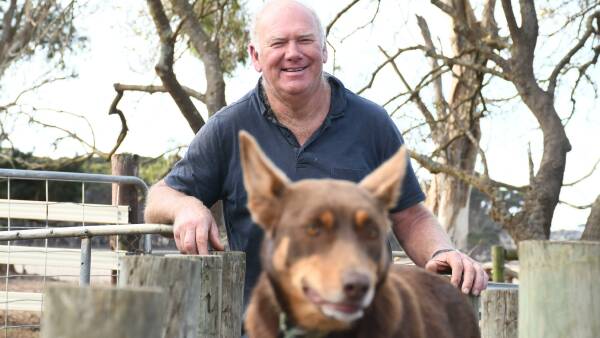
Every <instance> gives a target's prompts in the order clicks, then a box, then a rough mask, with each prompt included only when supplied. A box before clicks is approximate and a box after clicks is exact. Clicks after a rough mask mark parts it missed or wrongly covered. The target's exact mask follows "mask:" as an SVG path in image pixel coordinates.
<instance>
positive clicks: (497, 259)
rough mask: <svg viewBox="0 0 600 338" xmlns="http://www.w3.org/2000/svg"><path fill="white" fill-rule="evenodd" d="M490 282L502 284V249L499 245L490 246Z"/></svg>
mask: <svg viewBox="0 0 600 338" xmlns="http://www.w3.org/2000/svg"><path fill="white" fill-rule="evenodd" d="M491 251H492V281H494V282H496V283H504V248H503V247H502V246H501V245H493V246H492V250H491Z"/></svg>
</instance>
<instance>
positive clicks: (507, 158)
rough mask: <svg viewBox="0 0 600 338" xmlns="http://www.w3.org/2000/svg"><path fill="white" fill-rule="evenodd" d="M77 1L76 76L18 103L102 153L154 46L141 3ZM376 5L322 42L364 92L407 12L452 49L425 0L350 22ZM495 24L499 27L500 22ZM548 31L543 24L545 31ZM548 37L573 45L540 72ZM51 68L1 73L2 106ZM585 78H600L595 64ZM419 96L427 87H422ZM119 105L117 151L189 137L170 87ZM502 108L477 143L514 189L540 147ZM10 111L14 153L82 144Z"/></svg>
mask: <svg viewBox="0 0 600 338" xmlns="http://www.w3.org/2000/svg"><path fill="white" fill-rule="evenodd" d="M306 3H307V4H308V5H310V6H312V7H313V8H314V9H315V10H316V11H317V13H318V14H319V16H320V18H321V20H322V21H323V23H324V24H325V25H327V23H329V22H330V21H331V19H332V18H333V17H334V16H335V14H336V13H337V12H338V11H339V10H340V9H341V8H343V7H345V6H346V5H347V4H348V3H349V1H347V0H332V1H316V0H307V1H306ZM85 4H86V6H85V11H84V12H82V14H81V15H79V16H78V19H77V20H78V21H77V24H78V27H79V29H80V30H81V33H82V34H84V35H85V36H87V37H88V39H89V40H88V45H87V49H86V50H85V51H81V52H78V53H77V55H73V56H70V57H69V66H70V67H71V68H73V69H75V70H76V71H77V73H78V77H77V78H75V79H72V80H65V81H60V82H57V83H53V84H52V85H48V86H46V87H44V88H42V89H41V90H39V91H36V92H35V93H33V94H27V95H24V96H23V97H21V99H20V101H19V102H20V103H21V104H22V105H23V108H24V109H25V110H32V109H33V107H35V108H36V116H38V117H39V118H40V119H43V120H44V121H47V122H50V123H56V124H58V123H60V124H61V125H62V126H69V127H71V128H73V129H75V130H77V131H78V132H80V133H81V134H82V135H84V136H85V137H86V139H88V140H91V137H90V135H91V133H92V130H93V134H94V135H95V142H96V146H97V147H98V148H99V149H100V150H102V151H104V152H107V151H109V150H110V149H111V148H112V146H113V145H114V142H115V140H116V138H117V136H118V134H119V131H120V128H121V125H120V121H119V118H118V117H117V116H108V115H107V113H108V109H109V106H110V104H111V102H112V100H113V98H114V96H115V91H114V90H113V84H114V83H125V84H160V80H159V79H158V78H157V76H156V75H155V73H154V70H153V67H154V64H155V63H156V60H157V50H158V42H157V41H156V36H155V35H154V26H153V25H152V23H151V22H150V21H149V19H148V17H147V12H146V8H145V2H143V1H135V2H132V1H114V0H113V1H96V0H88V1H87V2H85ZM261 4H262V1H260V0H248V1H247V7H248V8H249V10H250V12H251V13H252V12H255V11H256V10H257V9H258V8H259V7H260V6H261ZM375 10H376V6H375V5H374V2H370V3H368V2H367V1H363V2H362V3H360V4H359V5H357V6H356V7H355V8H353V10H352V11H350V12H348V13H347V14H346V15H345V16H344V17H342V19H341V20H340V21H339V22H338V23H337V24H336V25H335V26H334V29H333V31H332V33H331V35H330V39H329V40H330V42H331V43H332V45H333V46H334V47H335V52H334V51H333V49H331V47H330V48H329V56H330V57H329V60H328V63H327V64H326V65H325V70H326V71H328V72H330V73H334V74H335V75H336V76H337V77H339V78H340V79H341V80H342V81H343V82H344V84H345V85H346V87H348V88H349V89H351V90H355V91H356V90H358V89H360V88H362V87H363V86H364V85H365V84H366V83H367V82H368V81H369V78H370V75H371V72H372V71H373V70H374V69H375V68H376V67H377V66H378V65H379V64H380V63H381V62H383V60H384V57H383V55H382V54H381V53H380V52H379V51H378V48H377V46H381V47H383V48H385V49H386V50H387V51H388V52H390V53H392V52H394V51H395V50H396V49H397V48H398V47H400V46H409V45H414V44H417V43H421V39H420V33H419V30H418V27H417V25H416V20H415V14H419V15H422V16H424V17H425V18H426V19H427V20H428V22H429V25H430V29H431V31H432V33H433V35H434V40H436V41H439V42H440V43H442V44H443V45H444V47H445V48H448V46H449V45H448V43H447V42H446V41H447V36H448V27H449V21H448V19H447V18H446V16H445V15H443V14H442V13H441V12H440V11H439V10H437V9H435V8H434V7H433V6H432V5H430V4H429V2H427V1H416V0H406V1H390V0H382V1H381V8H380V10H379V12H378V15H377V19H376V20H375V22H374V24H373V25H368V26H367V27H366V28H364V29H361V30H359V31H356V32H354V33H353V31H354V29H355V27H357V26H359V25H363V24H366V23H368V22H369V21H370V20H371V18H372V16H373V14H374V13H375ZM499 24H500V25H502V22H501V19H499ZM541 29H542V32H546V31H544V29H545V27H544V26H542V27H541ZM550 30H551V29H550V28H548V30H547V31H548V32H549V31H550ZM351 33H353V34H351ZM438 39H439V40H438ZM553 44H557V45H561V46H569V45H571V44H572V37H569V36H566V37H560V36H558V37H556V38H555V39H554V40H552V43H548V44H545V45H540V46H538V49H539V50H540V54H542V53H546V54H547V55H549V56H548V57H547V58H538V59H536V69H539V70H540V72H541V73H543V72H544V71H547V69H548V65H551V64H552V60H553V59H556V58H557V57H560V56H561V55H562V54H561V53H557V52H556V51H555V50H556V48H555V45H553ZM549 48H551V49H549ZM558 52H560V49H559V50H558ZM546 54H545V55H546ZM334 59H335V64H336V67H335V69H334V66H333V64H334ZM423 60H424V59H423V57H422V55H421V54H419V53H412V54H407V55H406V57H403V58H402V59H401V61H400V62H399V67H400V68H401V69H402V70H403V72H404V73H405V74H406V75H407V77H408V79H409V81H411V82H412V83H413V84H414V83H416V81H417V80H418V75H419V74H423V73H425V72H427V70H428V69H427V67H428V65H427V62H423ZM47 68H48V67H47V64H46V63H45V60H44V59H43V58H41V57H38V58H34V59H33V60H31V61H30V62H27V63H26V64H19V65H17V66H16V67H13V68H11V69H9V71H8V72H7V74H6V75H5V77H4V78H3V79H2V83H0V86H1V87H0V88H2V90H1V92H0V104H2V102H6V101H7V100H10V99H11V98H14V97H15V96H16V95H18V93H19V92H20V91H22V90H23V89H24V88H28V87H30V86H31V84H32V83H37V82H39V79H40V78H42V77H41V75H40V74H45V73H46V72H47V71H48V69H47ZM54 71H55V72H58V71H57V70H54ZM175 71H176V74H177V77H178V79H179V80H180V82H181V83H182V84H183V85H186V86H188V87H191V88H195V89H197V90H199V91H202V90H203V89H204V79H203V68H202V64H201V63H200V62H198V61H197V60H196V59H195V58H193V57H191V56H189V55H185V54H184V55H182V56H181V57H180V59H179V60H178V61H177V63H176V65H175ZM546 74H547V72H546ZM594 75H596V76H594ZM258 77H259V74H258V73H256V72H255V71H254V70H253V68H252V67H251V65H250V64H249V63H248V64H247V65H245V66H240V67H238V69H237V70H236V72H235V73H234V74H233V76H232V78H230V79H227V80H226V82H227V90H226V95H227V102H233V101H235V100H236V99H237V98H239V97H241V96H242V95H243V94H245V93H246V92H247V91H248V90H250V89H252V88H253V87H254V86H255V84H256V81H257V79H258ZM592 77H593V78H596V79H597V78H600V74H599V72H598V69H596V70H595V73H593V74H592ZM445 87H446V88H448V87H449V86H448V85H446V86H445ZM398 88H402V86H401V83H400V82H399V81H398V78H397V76H396V75H394V74H393V72H392V71H390V69H387V71H386V72H384V73H382V75H381V76H380V77H378V78H377V81H376V82H375V85H374V87H373V88H372V89H370V90H367V91H366V92H365V93H364V96H365V97H367V98H369V99H371V100H373V101H375V102H379V103H382V102H385V101H387V99H389V98H390V97H392V96H393V95H395V94H396V93H397V92H398V91H399V90H398ZM485 90H486V91H488V93H489V94H490V95H492V96H494V97H497V98H501V97H510V96H513V95H514V89H513V88H512V86H510V85H507V84H506V83H499V82H498V83H492V84H491V85H490V86H488V87H486V89H485ZM590 93H591V91H589V90H588V91H587V92H586V91H585V90H584V92H583V94H582V95H580V96H579V97H578V106H577V108H578V110H577V113H576V114H575V115H574V117H573V118H572V120H571V121H570V122H569V124H568V125H567V134H568V137H569V139H570V141H571V144H572V146H573V150H572V151H571V152H570V153H569V155H568V164H567V169H566V173H565V182H572V181H574V180H576V179H578V178H580V177H582V176H584V175H586V174H587V173H588V172H589V171H590V170H591V169H592V166H593V165H594V163H595V162H596V161H597V160H598V159H599V158H600V147H598V144H600V142H599V141H600V137H599V136H598V132H599V131H600V117H599V115H600V114H598V113H597V108H596V107H597V104H598V99H597V98H594V97H593V95H592V94H590ZM559 94H560V95H561V96H560V97H561V99H559V100H557V102H556V106H557V110H558V111H559V112H560V113H561V116H566V115H568V112H569V111H570V106H569V104H570V101H569V100H568V99H567V98H565V97H566V96H565V94H568V92H566V93H559ZM424 95H427V92H425V93H424ZM399 103H400V101H398V103H395V104H391V105H390V106H388V107H386V108H387V109H388V111H392V110H393V109H394V108H395V107H396V106H397V104H399ZM196 104H197V107H198V109H199V110H200V111H202V112H203V113H204V114H205V110H204V107H203V105H202V104H200V103H199V102H196ZM119 107H120V109H121V110H123V111H124V113H125V116H126V117H127V122H128V127H129V133H128V135H127V138H126V139H125V141H124V143H123V144H122V146H121V148H120V149H119V152H131V153H136V154H139V155H143V156H158V155H160V154H162V153H164V152H165V151H168V150H169V149H173V148H175V147H177V146H181V145H186V144H188V143H189V141H190V140H191V138H192V137H193V134H192V132H191V130H190V128H189V126H188V125H187V122H186V121H185V120H184V119H183V117H182V116H181V115H180V113H179V111H178V109H177V107H176V106H175V104H174V103H173V102H172V99H171V98H170V97H169V96H168V95H167V94H153V95H148V94H144V93H132V92H127V93H126V94H125V97H124V98H123V99H122V101H121V103H120V105H119ZM501 108H502V109H497V110H498V112H497V113H495V114H494V115H493V116H492V118H486V119H483V120H482V123H481V127H482V134H483V137H482V140H481V145H482V148H483V149H484V150H485V151H486V153H487V154H488V164H489V167H490V175H491V177H492V178H493V179H495V180H499V181H505V182H507V183H510V184H514V185H523V184H527V180H528V174H527V172H528V167H527V145H528V144H530V145H531V148H532V154H533V159H534V163H536V164H537V163H539V161H540V156H541V149H542V138H541V132H540V131H539V130H538V127H537V123H536V121H535V120H534V119H533V116H532V114H531V113H530V112H529V111H528V110H527V109H526V107H524V106H523V105H522V104H520V103H519V102H518V100H513V101H511V102H509V103H504V104H502V106H501ZM53 110H62V111H66V112H72V113H76V114H80V115H83V116H85V117H86V118H87V119H88V120H89V123H90V125H92V126H93V129H92V128H90V127H89V125H88V124H87V123H86V122H84V121H83V120H82V119H78V118H74V117H73V116H71V115H69V114H66V113H57V112H55V111H53ZM415 116H416V115H415V111H414V107H412V108H411V107H410V105H409V106H406V107H405V108H403V109H402V110H401V111H400V112H399V113H397V114H395V115H394V116H393V117H394V121H395V122H396V123H397V125H398V127H399V129H400V130H407V129H408V128H410V127H411V126H412V125H414V123H415V121H416V118H415ZM16 119H17V121H16V123H14V124H13V125H14V127H13V130H12V131H13V133H12V135H13V142H14V143H15V145H16V146H17V147H18V148H19V149H22V150H27V151H33V152H34V153H35V154H36V155H41V156H52V157H58V156H70V155H73V154H74V153H76V152H82V149H81V148H80V147H78V146H77V145H75V144H72V143H68V142H67V143H63V144H61V145H60V146H59V147H58V148H54V147H53V145H52V143H51V140H52V139H53V136H54V135H53V134H52V133H51V132H49V131H47V130H42V129H40V128H35V127H31V126H29V125H27V123H26V121H27V119H26V117H25V116H23V115H21V116H19V117H17V118H16ZM405 137H406V139H407V143H408V144H409V145H410V146H411V147H412V148H414V149H418V150H421V151H422V152H426V151H427V150H431V144H430V143H428V142H427V140H426V139H424V136H423V135H421V134H420V133H411V134H409V135H405ZM90 142H91V141H90ZM417 174H418V176H419V177H422V178H426V177H428V173H427V171H426V170H423V169H421V170H419V171H418V172H417ZM598 187H600V171H598V172H596V173H595V174H593V175H592V176H591V177H590V178H588V179H586V180H584V181H582V182H581V183H580V184H578V185H576V186H574V187H565V188H563V192H562V194H561V200H565V201H568V202H570V203H572V204H577V205H585V204H589V203H591V202H593V200H594V199H595V197H596V196H597V195H598V194H599V193H600V189H599V188H598ZM588 214H589V211H588V210H583V211H582V210H576V209H573V208H570V207H567V206H564V205H559V206H558V207H557V211H556V213H555V219H554V223H553V229H562V228H568V229H572V228H574V227H575V226H576V225H577V224H582V223H585V220H586V218H587V215H588Z"/></svg>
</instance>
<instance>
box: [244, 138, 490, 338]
mask: <svg viewBox="0 0 600 338" xmlns="http://www.w3.org/2000/svg"><path fill="white" fill-rule="evenodd" d="M240 155H241V159H242V167H243V175H244V185H245V187H246V191H247V193H248V208H249V210H250V213H251V215H252V218H253V220H254V221H255V222H256V223H257V224H259V225H260V226H261V227H263V230H264V231H265V238H264V240H263V246H262V250H263V251H262V256H261V261H262V265H263V272H262V275H261V277H260V278H259V281H258V284H257V286H256V288H255V290H254V292H253V294H252V298H251V301H250V304H249V307H248V312H247V316H246V322H245V327H246V330H247V333H248V336H249V337H251V338H270V337H273V338H275V337H281V336H284V333H282V332H280V324H281V323H280V321H281V319H280V318H282V317H281V316H280V315H281V314H282V313H285V317H284V318H286V320H285V322H286V324H291V325H294V326H296V327H298V328H301V329H303V330H305V331H307V332H308V334H307V335H306V336H311V334H314V336H320V337H323V336H327V337H365V338H366V337H378V338H379V337H410V338H444V337H447V338H450V337H460V338H475V337H479V329H478V325H477V321H476V319H475V315H474V313H473V309H472V307H471V306H470V304H469V303H468V300H467V299H466V297H465V296H464V295H462V294H461V293H460V292H459V291H458V290H456V289H455V288H454V287H452V285H451V284H450V283H449V282H448V281H447V280H445V279H444V278H442V277H439V276H437V275H434V274H431V273H429V272H426V271H425V270H423V269H421V268H416V267H408V266H394V265H390V258H389V253H388V249H387V247H386V245H385V234H386V232H387V229H388V227H389V220H388V212H387V210H388V209H389V208H390V207H392V206H394V205H395V203H396V201H397V199H398V197H399V196H398V195H399V192H400V185H401V182H402V180H403V178H404V173H405V170H406V161H407V159H406V157H407V155H406V151H405V150H404V149H403V148H402V149H400V150H399V151H398V152H397V153H396V155H394V156H393V157H392V158H391V159H389V160H388V161H387V162H385V163H384V164H383V165H381V166H380V167H379V168H378V169H377V170H375V171H374V172H373V173H372V174H370V175H369V176H367V177H366V178H365V179H363V180H362V181H361V182H360V183H359V184H354V183H351V182H346V181H339V180H330V179H323V180H301V181H298V182H295V183H291V182H290V181H289V179H288V178H287V177H286V176H285V175H284V174H283V173H282V172H281V171H280V170H279V169H277V168H276V167H275V166H274V165H273V164H272V163H271V162H270V161H269V159H268V158H267V157H266V156H265V155H264V154H263V152H262V151H261V150H260V148H259V146H258V145H257V143H256V141H255V140H254V139H253V138H252V137H251V136H250V135H249V134H247V133H245V132H240ZM288 334H289V333H288Z"/></svg>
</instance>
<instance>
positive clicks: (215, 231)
mask: <svg viewBox="0 0 600 338" xmlns="http://www.w3.org/2000/svg"><path fill="white" fill-rule="evenodd" d="M208 235H209V237H208V239H209V241H210V245H212V247H213V249H215V250H217V251H223V250H225V247H224V246H223V244H222V243H221V239H220V237H221V236H220V235H219V226H218V225H217V223H215V222H213V223H212V224H211V225H210V230H209V234H208Z"/></svg>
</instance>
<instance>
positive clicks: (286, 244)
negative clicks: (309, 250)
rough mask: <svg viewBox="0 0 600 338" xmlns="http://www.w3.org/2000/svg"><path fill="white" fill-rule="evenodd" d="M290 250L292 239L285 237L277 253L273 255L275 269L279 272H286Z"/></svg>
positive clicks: (280, 242)
mask: <svg viewBox="0 0 600 338" xmlns="http://www.w3.org/2000/svg"><path fill="white" fill-rule="evenodd" d="M289 248H290V238H289V237H288V236H285V237H284V238H282V239H281V240H280V241H279V244H278V245H277V248H275V252H274V253H273V267H274V268H275V270H277V271H282V270H285V261H286V260H287V256H288V250H289Z"/></svg>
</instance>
